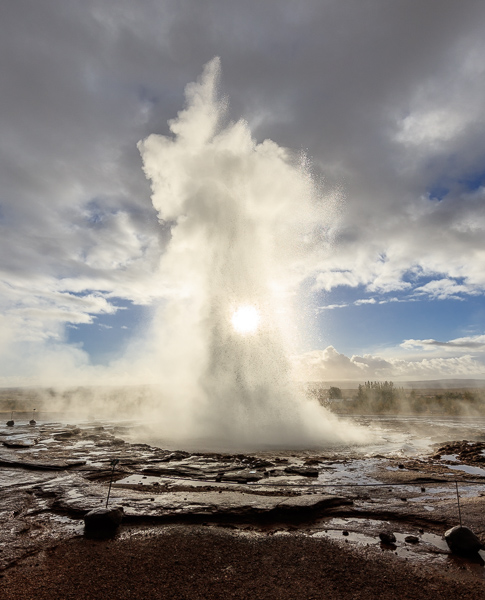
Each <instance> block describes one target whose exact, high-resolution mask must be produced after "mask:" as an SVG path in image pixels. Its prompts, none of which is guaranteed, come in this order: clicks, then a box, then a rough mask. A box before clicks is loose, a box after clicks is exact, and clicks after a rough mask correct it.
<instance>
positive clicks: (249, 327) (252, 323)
mask: <svg viewBox="0 0 485 600" xmlns="http://www.w3.org/2000/svg"><path fill="white" fill-rule="evenodd" d="M260 320H261V317H260V314H259V312H258V310H257V309H256V308H255V307H254V306H240V307H239V308H238V309H237V310H236V311H235V312H234V314H233V315H232V318H231V323H232V326H233V327H234V329H235V331H236V332H237V333H240V334H241V335H250V334H253V333H256V331H257V330H258V327H259V322H260Z"/></svg>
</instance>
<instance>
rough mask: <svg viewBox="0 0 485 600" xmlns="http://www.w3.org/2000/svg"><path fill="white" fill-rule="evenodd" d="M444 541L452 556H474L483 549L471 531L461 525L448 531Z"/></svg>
mask: <svg viewBox="0 0 485 600" xmlns="http://www.w3.org/2000/svg"><path fill="white" fill-rule="evenodd" d="M445 540H446V543H447V544H448V547H449V548H450V550H451V551H452V552H453V554H465V555H466V554H476V553H477V552H478V551H479V550H481V549H482V548H483V547H484V546H483V544H482V543H481V541H480V540H479V539H478V538H477V536H476V535H475V534H474V533H473V531H472V530H471V529H469V528H468V527H462V526H461V525H457V526H456V527H452V528H451V529H448V531H447V532H446V533H445Z"/></svg>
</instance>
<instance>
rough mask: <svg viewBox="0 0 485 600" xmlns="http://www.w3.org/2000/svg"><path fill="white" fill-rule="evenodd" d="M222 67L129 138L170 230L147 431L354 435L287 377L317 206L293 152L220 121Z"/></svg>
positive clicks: (244, 443) (253, 440) (249, 436)
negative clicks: (155, 403)
mask: <svg viewBox="0 0 485 600" xmlns="http://www.w3.org/2000/svg"><path fill="white" fill-rule="evenodd" d="M219 71H220V65H219V59H217V58H215V59H213V60H212V61H211V62H210V63H209V64H208V65H207V66H206V67H205V70H204V73H203V75H202V77H201V79H200V80H199V81H198V82H197V83H193V84H190V85H188V86H187V88H186V98H187V107H186V108H185V110H183V111H181V112H180V113H179V114H178V116H177V118H176V119H174V120H172V121H170V122H169V125H170V129H171V131H172V134H173V135H172V136H161V135H151V136H150V137H148V138H147V139H146V140H144V141H143V142H140V144H139V149H140V152H141V154H142V158H143V163H144V170H145V173H146V175H147V177H148V178H149V179H150V180H151V182H152V190H153V195H152V201H153V205H154V207H155V208H156V210H157V211H158V214H159V218H160V221H161V222H162V223H163V224H164V225H165V226H167V227H168V226H169V227H170V232H171V236H170V241H169V243H168V245H167V248H166V252H165V253H164V255H163V257H162V260H161V277H162V280H163V285H164V286H165V289H166V299H167V300H166V303H165V304H164V306H163V309H161V310H160V313H159V315H158V316H157V319H156V329H157V331H158V335H159V339H158V347H157V350H156V352H157V361H158V364H159V367H160V382H161V386H162V396H163V398H162V399H161V400H160V402H161V404H160V407H159V409H158V422H157V431H158V432H159V434H160V435H161V436H168V437H170V438H172V439H174V438H176V439H179V440H189V439H194V438H198V439H200V438H204V439H205V440H208V439H209V440H214V442H215V443H217V444H220V443H231V444H232V445H233V446H239V447H248V446H252V447H262V446H266V445H279V446H281V447H288V446H290V445H291V446H295V445H298V446H302V447H308V446H309V445H316V444H317V445H322V444H324V443H325V442H328V441H339V440H342V441H343V440H346V441H349V440H351V439H355V440H357V439H362V433H361V432H360V431H358V430H357V429H354V428H352V427H351V426H350V425H346V426H345V427H343V426H340V424H339V423H338V421H337V420H336V419H335V417H333V416H332V415H330V414H328V413H327V412H326V411H324V410H323V409H322V408H321V407H320V406H318V405H317V404H316V403H313V402H310V401H308V400H307V399H305V398H304V397H300V394H299V393H298V392H297V391H296V388H295V386H294V385H293V384H292V382H291V380H290V363H289V356H290V352H291V350H292V348H291V343H292V337H294V328H292V323H294V319H293V318H292V310H293V307H292V301H293V298H294V296H295V291H296V289H297V286H298V285H299V284H300V283H301V281H302V280H303V279H304V278H305V277H308V276H309V275H310V274H311V268H312V262H314V261H312V257H313V258H314V256H315V252H316V249H317V248H318V247H319V241H320V240H321V230H322V226H323V222H322V219H323V216H322V215H323V212H322V202H321V201H318V198H317V195H316V193H315V189H314V185H313V182H312V180H311V177H310V176H309V174H308V172H307V171H306V170H305V168H304V167H303V166H302V161H298V160H295V159H294V157H293V156H292V155H291V154H290V153H289V152H288V151H287V150H285V149H284V148H281V147H279V146H278V145H277V144H275V143H274V142H272V141H270V140H265V141H264V142H262V143H260V144H258V143H256V142H255V141H254V140H253V139H252V137H251V132H250V130H249V127H248V125H247V123H246V122H244V121H239V122H236V123H234V122H232V123H225V124H224V123H223V119H224V115H225V108H226V103H225V101H224V100H220V99H219V98H218V95H217V83H218V77H219ZM153 419H154V417H153V416H151V420H152V421H153Z"/></svg>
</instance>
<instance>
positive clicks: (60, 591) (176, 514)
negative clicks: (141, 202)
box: [0, 59, 485, 600]
mask: <svg viewBox="0 0 485 600" xmlns="http://www.w3.org/2000/svg"><path fill="white" fill-rule="evenodd" d="M218 75H219V61H218V59H214V60H213V61H211V62H210V63H209V64H208V65H207V66H206V68H205V71H204V73H203V75H202V77H201V79H200V81H198V82H197V83H194V84H191V85H189V86H188V87H187V91H186V96H187V105H186V108H185V109H184V110H182V111H181V112H180V113H179V114H178V116H177V118H175V119H173V120H172V121H171V122H170V129H171V132H172V135H171V136H169V137H167V136H160V135H152V136H150V137H148V138H147V139H145V140H144V141H142V142H140V144H139V149H140V152H141V155H142V159H143V164H144V170H145V173H146V175H147V177H148V178H149V179H150V181H151V185H152V192H153V196H152V200H153V205H154V207H155V209H156V210H157V212H158V217H159V219H160V221H161V222H163V223H165V224H166V223H170V227H171V236H170V240H169V242H168V243H167V247H166V251H165V253H164V254H163V256H162V257H161V278H162V279H163V285H164V286H165V287H166V293H165V297H166V300H165V301H164V303H163V305H162V306H160V307H159V309H158V312H157V314H156V315H155V317H154V320H153V323H152V327H151V330H150V335H149V336H147V339H146V340H143V344H141V342H140V343H139V344H138V346H137V347H136V348H131V349H130V350H129V352H128V353H127V358H126V360H125V362H124V363H123V362H121V363H120V364H119V365H118V369H119V373H118V374H117V372H116V369H115V370H114V372H113V375H114V379H115V380H116V378H117V376H118V375H119V381H118V385H121V388H122V389H123V391H119V390H118V391H111V392H110V388H109V386H106V387H105V388H103V389H101V387H99V388H98V389H95V386H94V385H93V387H92V389H91V391H90V392H89V393H83V392H82V390H81V389H79V390H78V391H77V392H76V393H72V394H66V393H62V392H61V391H55V390H53V391H52V390H51V391H45V390H44V391H35V390H34V391H33V390H28V389H24V390H5V391H4V393H3V396H2V398H3V400H5V402H7V404H5V408H4V410H5V412H4V413H3V414H2V422H1V423H0V443H1V446H0V466H1V470H0V494H1V512H0V522H1V530H0V544H1V553H0V569H1V572H0V575H1V578H0V585H1V586H2V592H1V594H0V598H2V599H3V600H8V599H10V598H12V599H13V598H16V599H20V598H39V599H41V598H49V597H53V594H56V597H59V598H84V597H86V598H99V597H101V594H109V597H112V598H135V597H136V598H141V597H145V598H162V597H163V598H253V597H254V598H258V597H264V598H307V599H310V598H377V597H380V598H398V597H399V598H416V597H420V598H428V597H429V598H435V597H436V596H437V594H438V593H441V592H442V591H443V590H445V589H446V590H448V592H449V595H448V596H445V597H449V598H458V597H460V598H479V597H483V594H485V584H484V564H485V563H484V559H485V552H484V551H483V550H477V551H475V552H474V553H473V555H467V556H461V555H458V554H457V553H454V552H451V551H450V548H449V546H448V545H447V543H446V542H445V540H444V538H443V536H444V534H445V532H446V530H447V529H449V528H451V527H453V526H455V525H459V524H463V525H466V526H468V527H470V529H472V530H473V532H474V533H475V534H476V535H477V536H478V537H479V538H481V540H484V541H485V521H484V519H483V508H484V501H485V486H484V483H485V418H482V417H476V416H474V417H459V416H447V417H445V416H440V415H431V416H413V415H395V416H382V415H381V416H375V415H354V416H337V415H336V414H334V413H333V412H332V411H331V410H329V409H327V408H324V407H323V406H321V405H320V404H319V403H318V402H317V401H316V400H315V399H314V398H310V397H307V396H306V395H305V394H304V392H303V386H301V385H296V384H295V383H294V382H293V380H292V373H291V361H290V356H291V354H292V352H293V351H294V348H295V347H297V345H298V343H299V338H300V336H301V335H302V334H303V333H304V328H305V324H304V323H303V321H302V320H301V319H300V317H299V316H298V315H299V311H300V312H301V306H300V305H299V303H300V302H301V297H300V296H299V294H298V289H299V286H301V284H302V282H304V281H305V279H306V277H307V276H308V271H307V269H308V268H309V265H310V266H311V262H312V257H313V258H314V259H315V260H316V259H317V257H318V255H319V253H321V252H323V251H324V248H325V243H326V241H325V240H326V234H327V230H328V229H329V227H330V225H329V221H328V215H327V211H328V210H329V209H328V203H327V204H325V202H323V200H322V198H321V197H320V196H319V193H318V192H317V190H316V188H315V186H314V183H313V181H312V178H311V176H310V173H309V169H308V165H307V163H306V159H305V157H304V156H301V157H295V156H292V155H291V153H290V152H289V151H287V150H286V149H284V148H281V147H279V146H278V145H277V144H275V143H273V142H271V141H268V140H267V141H265V142H263V143H261V144H258V143H256V142H255V141H254V140H253V139H252V137H251V132H250V130H249V128H248V125H247V124H246V123H245V122H244V121H240V122H236V123H234V122H226V121H225V102H224V101H223V100H221V99H219V97H218V94H217V81H218ZM131 373H133V374H136V375H137V378H138V379H137V382H138V384H140V382H141V383H142V384H146V387H145V388H143V389H142V388H137V387H136V386H135V384H134V383H133V382H131V383H130V385H128V383H127V385H126V386H123V383H121V384H120V382H123V377H125V376H126V375H127V374H128V375H130V374H131ZM143 373H148V374H149V375H147V376H146V380H144V379H143ZM93 390H94V391H93ZM29 394H30V396H29ZM32 394H33V397H32ZM36 394H37V395H36ZM9 401H10V404H8V402H9ZM34 401H39V402H40V401H41V405H39V404H36V405H35V406H34V405H33V402H34ZM7 406H8V409H7V408H6V407H7ZM115 507H120V508H121V509H122V519H121V523H116V527H113V528H111V530H110V531H109V535H107V532H106V530H105V528H103V527H101V526H100V527H99V529H96V527H95V528H94V529H91V530H90V531H88V530H87V529H86V528H85V520H84V519H85V517H86V515H87V514H88V513H90V511H92V510H93V509H96V510H97V509H103V508H107V509H110V508H115ZM86 518H87V517H86ZM396 590H397V591H396ZM377 594H378V595H377Z"/></svg>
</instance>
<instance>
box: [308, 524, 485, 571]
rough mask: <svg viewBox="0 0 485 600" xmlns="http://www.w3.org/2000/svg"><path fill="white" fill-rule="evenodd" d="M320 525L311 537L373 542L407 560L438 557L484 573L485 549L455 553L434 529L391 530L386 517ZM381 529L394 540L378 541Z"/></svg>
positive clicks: (440, 559) (373, 544)
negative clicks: (411, 539)
mask: <svg viewBox="0 0 485 600" xmlns="http://www.w3.org/2000/svg"><path fill="white" fill-rule="evenodd" d="M320 526H321V527H322V528H323V529H321V530H319V531H316V532H314V533H311V534H310V535H311V537H314V538H327V539H332V540H336V541H338V542H339V543H342V542H343V543H352V544H356V545H357V546H359V545H360V546H373V547H375V548H376V549H377V548H380V549H381V550H382V551H383V552H392V553H393V554H395V555H397V556H399V557H401V558H405V559H407V560H413V561H431V562H433V563H434V564H436V562H437V561H438V562H441V563H442V564H444V565H450V566H453V567H455V568H459V569H462V570H463V569H465V570H467V571H468V572H470V573H472V574H474V575H475V576H477V577H480V578H484V577H485V568H484V567H485V550H480V552H479V553H478V554H477V555H476V556H474V557H470V558H469V557H466V558H465V557H460V556H456V555H454V554H452V553H451V552H450V550H449V548H448V544H447V543H446V541H445V539H444V537H443V536H440V535H437V534H434V533H429V532H421V531H416V530H411V531H408V532H398V531H395V530H394V528H395V525H393V524H392V523H390V522H389V521H380V520H378V519H355V518H354V519H345V518H334V519H330V520H328V521H326V522H321V523H320ZM357 530H358V531H357ZM382 531H392V532H393V533H394V536H395V538H396V541H395V542H394V543H392V544H384V543H383V542H381V540H380V539H379V533H380V532H382ZM411 535H412V536H415V537H416V538H418V542H417V543H410V542H406V538H407V537H408V536H411Z"/></svg>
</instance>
